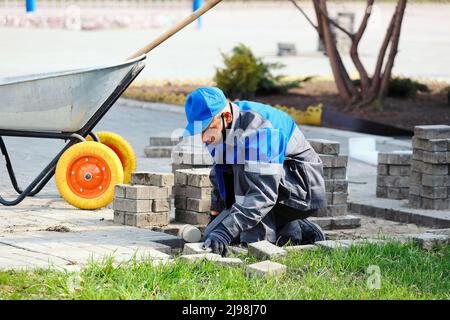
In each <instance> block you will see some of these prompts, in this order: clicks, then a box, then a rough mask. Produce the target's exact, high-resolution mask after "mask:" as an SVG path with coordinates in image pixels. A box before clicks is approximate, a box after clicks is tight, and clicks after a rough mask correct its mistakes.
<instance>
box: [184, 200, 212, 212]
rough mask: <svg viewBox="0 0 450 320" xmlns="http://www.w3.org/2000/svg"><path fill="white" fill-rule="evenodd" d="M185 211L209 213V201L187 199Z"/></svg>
mask: <svg viewBox="0 0 450 320" xmlns="http://www.w3.org/2000/svg"><path fill="white" fill-rule="evenodd" d="M186 209H187V210H191V211H196V212H210V211H211V199H193V198H187V200H186Z"/></svg>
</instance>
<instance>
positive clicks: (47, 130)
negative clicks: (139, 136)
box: [0, 55, 146, 206]
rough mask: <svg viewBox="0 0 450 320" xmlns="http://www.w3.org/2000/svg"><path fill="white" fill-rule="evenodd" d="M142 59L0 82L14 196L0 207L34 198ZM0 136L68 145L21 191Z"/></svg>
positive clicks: (1, 132) (0, 124) (0, 123)
mask: <svg viewBox="0 0 450 320" xmlns="http://www.w3.org/2000/svg"><path fill="white" fill-rule="evenodd" d="M145 58H146V56H145V55H142V56H140V57H137V58H135V59H132V60H128V61H126V62H122V63H119V64H114V65H108V66H101V67H95V68H84V69H78V70H72V71H64V72H54V73H47V74H39V75H31V76H22V77H13V78H5V79H0V149H1V151H2V154H3V156H4V157H5V160H6V168H7V170H8V174H9V176H10V179H11V183H12V185H13V187H14V189H15V190H16V192H17V193H18V194H19V196H18V197H17V198H16V199H15V200H12V201H7V200H5V199H3V198H2V197H0V204H3V205H7V206H13V205H16V204H18V203H20V202H21V201H22V200H23V199H24V198H25V197H27V196H34V195H36V194H37V193H38V192H39V191H41V190H42V188H43V187H44V186H45V185H46V184H47V182H48V181H49V180H50V179H51V178H52V177H53V175H54V174H55V168H56V164H57V162H58V160H59V158H60V157H61V155H62V154H63V153H64V152H65V151H66V150H67V149H68V148H70V147H71V146H72V145H74V144H76V143H77V142H79V141H83V140H84V138H86V137H87V136H88V135H90V136H91V137H92V138H93V139H94V140H96V141H98V138H97V137H96V136H95V134H94V133H93V132H92V130H93V129H94V127H95V126H96V125H97V123H98V122H99V121H100V120H101V119H102V118H103V117H104V116H105V114H106V113H107V112H108V110H109V109H110V108H111V107H112V106H113V105H114V103H115V102H116V101H117V99H118V98H119V97H120V95H121V94H122V93H123V92H124V91H125V89H126V88H127V87H128V86H129V85H130V84H131V83H132V82H133V80H134V79H135V78H136V77H137V76H138V74H139V73H140V72H141V71H142V69H143V68H144V67H145ZM3 136H10V137H27V138H49V139H62V140H66V141H69V142H68V143H67V144H66V145H65V147H64V148H63V150H61V152H60V153H58V154H57V155H56V156H55V158H54V159H53V160H52V161H51V162H50V163H49V164H48V165H47V167H45V168H44V169H43V170H42V172H41V173H40V174H39V175H38V176H37V177H36V179H34V180H33V181H32V182H31V183H30V185H29V186H28V187H27V188H26V189H25V190H21V189H20V188H19V186H18V184H17V181H16V178H15V174H14V170H13V167H12V165H11V161H10V158H9V155H8V152H7V148H6V145H5V143H4V141H3V139H2V137H3Z"/></svg>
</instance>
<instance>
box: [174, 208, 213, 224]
mask: <svg viewBox="0 0 450 320" xmlns="http://www.w3.org/2000/svg"><path fill="white" fill-rule="evenodd" d="M175 220H176V221H178V222H183V223H187V224H193V225H207V224H208V223H209V220H210V217H209V213H205V212H195V211H190V210H183V209H178V208H175Z"/></svg>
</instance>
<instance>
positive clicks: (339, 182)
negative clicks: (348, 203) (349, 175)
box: [325, 179, 348, 193]
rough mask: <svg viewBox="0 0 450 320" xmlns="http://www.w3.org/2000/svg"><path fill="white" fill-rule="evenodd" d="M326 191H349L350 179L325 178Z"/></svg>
mask: <svg viewBox="0 0 450 320" xmlns="http://www.w3.org/2000/svg"><path fill="white" fill-rule="evenodd" d="M325 191H326V192H345V193H348V181H347V180H343V179H333V180H329V179H326V180H325Z"/></svg>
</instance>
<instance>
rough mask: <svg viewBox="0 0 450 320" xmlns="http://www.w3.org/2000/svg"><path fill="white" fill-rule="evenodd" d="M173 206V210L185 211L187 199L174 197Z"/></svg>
mask: <svg viewBox="0 0 450 320" xmlns="http://www.w3.org/2000/svg"><path fill="white" fill-rule="evenodd" d="M174 204H175V208H178V209H184V210H186V209H187V198H186V197H183V196H177V195H176V196H175V202H174Z"/></svg>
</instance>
